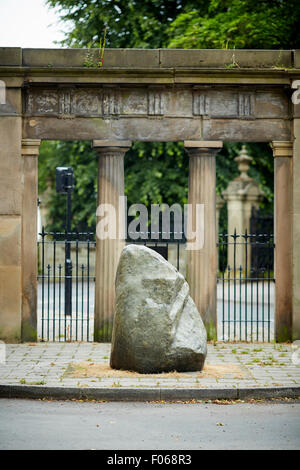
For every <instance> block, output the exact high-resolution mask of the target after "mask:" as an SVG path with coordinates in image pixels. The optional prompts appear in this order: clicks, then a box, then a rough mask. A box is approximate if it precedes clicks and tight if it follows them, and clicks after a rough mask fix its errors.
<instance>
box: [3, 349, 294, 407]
mask: <svg viewBox="0 0 300 470" xmlns="http://www.w3.org/2000/svg"><path fill="white" fill-rule="evenodd" d="M109 355H110V344H108V343H105V344H104V343H63V342H62V343H26V344H8V345H6V361H5V362H4V363H0V397H6V398H10V397H11V398H13V397H16V398H18V397H20V398H21V397H33V398H34V397H35V398H42V397H46V398H62V399H63V398H91V399H92V398H93V399H99V400H100V399H103V400H143V401H147V400H180V399H181V400H188V399H204V398H211V399H218V398H220V399H221V398H224V399H226V398H228V399H243V398H263V397H276V396H287V397H293V398H295V397H300V366H299V365H296V364H294V363H293V361H292V346H291V345H288V344H283V345H280V344H266V343H265V344H261V343H251V344H249V343H230V344H228V343H217V344H215V345H212V344H209V345H208V355H207V359H206V366H207V371H206V372H205V373H199V372H187V373H181V374H163V375H160V374H156V375H148V376H147V375H140V374H131V375H130V374H127V375H126V373H125V374H124V371H122V372H120V373H119V372H115V375H114V376H105V375H106V374H105V373H104V374H103V375H102V376H100V377H99V376H96V375H95V376H93V374H90V376H88V377H82V376H80V374H79V376H78V374H77V375H76V374H74V370H77V372H78V371H79V372H80V368H81V366H82V363H85V364H86V367H87V369H88V366H89V365H90V366H94V365H95V366H97V365H98V364H99V363H100V364H102V365H103V366H105V367H106V369H107V365H108V363H109ZM79 363H80V364H79ZM91 370H93V369H91ZM108 375H109V374H108Z"/></svg>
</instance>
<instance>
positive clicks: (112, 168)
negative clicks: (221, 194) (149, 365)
mask: <svg viewBox="0 0 300 470" xmlns="http://www.w3.org/2000/svg"><path fill="white" fill-rule="evenodd" d="M88 53H90V51H87V50H85V49H69V50H68V49H66V50H64V49H61V50H41V49H20V48H0V80H1V85H2V86H1V90H2V91H1V102H0V178H1V181H0V191H1V196H0V289H1V291H0V337H1V339H3V340H5V341H19V340H22V341H34V340H35V339H36V307H37V280H36V279H37V248H36V232H37V230H36V213H37V211H36V201H37V178H38V174H37V159H38V153H39V145H40V142H41V140H42V139H66V140H80V139H84V140H91V142H92V144H93V146H94V148H95V150H96V151H97V153H98V158H99V191H98V201H99V203H112V204H118V203H117V201H118V200H119V199H118V196H119V195H122V194H123V192H124V169H123V168H124V167H123V164H124V156H125V153H126V150H127V149H128V148H129V147H130V145H131V141H133V140H140V141H178V140H181V141H184V142H185V147H186V150H187V152H188V154H189V156H190V180H189V202H190V203H191V204H192V205H195V204H197V203H200V204H201V203H202V204H205V214H204V215H205V222H206V223H205V234H204V236H205V241H204V247H203V249H202V250H198V251H197V250H195V251H190V252H189V256H188V266H187V280H188V282H189V284H190V287H191V296H192V298H193V299H194V301H195V303H196V305H197V307H198V310H199V311H200V312H203V321H204V323H205V326H206V328H207V330H208V332H209V336H211V337H212V336H214V335H215V331H216V259H217V253H216V220H215V209H216V204H215V159H216V154H217V152H218V151H219V150H220V149H221V147H222V142H224V141H241V142H269V143H270V144H271V145H272V148H273V153H274V157H275V219H276V222H275V238H276V240H275V241H276V338H277V339H278V340H286V339H288V338H292V337H293V338H294V339H297V338H298V339H299V338H300V184H299V181H300V105H299V104H294V102H295V103H296V102H297V100H296V101H295V100H292V94H293V93H297V91H295V90H294V89H293V88H292V87H293V86H294V87H295V86H297V85H295V81H297V80H299V79H300V51H299V50H296V51H274V50H273V51H267V50H255V51H254V50H253V51H252V50H235V51H231V50H163V49H162V50H134V49H120V50H113V49H108V50H106V52H105V57H104V65H103V67H102V68H101V69H98V68H94V67H91V68H89V67H85V66H84V64H85V63H86V60H85V59H86V56H87V54H88ZM96 54H97V51H95V57H96ZM3 89H4V90H5V91H4V93H3ZM2 95H3V96H2ZM3 98H4V99H3ZM3 101H4V103H3ZM125 158H126V157H125ZM119 230H122V227H119ZM122 245H123V244H122V242H120V241H119V240H118V241H114V240H110V241H107V240H103V241H101V240H97V254H96V263H97V274H98V275H97V280H96V302H95V303H96V311H95V340H97V329H98V323H97V321H98V319H99V318H100V317H101V315H100V313H101V312H103V311H105V312H106V317H107V314H108V315H111V316H112V315H113V307H114V277H115V271H116V267H117V263H118V259H119V254H120V251H121V249H122ZM200 286H201V288H200Z"/></svg>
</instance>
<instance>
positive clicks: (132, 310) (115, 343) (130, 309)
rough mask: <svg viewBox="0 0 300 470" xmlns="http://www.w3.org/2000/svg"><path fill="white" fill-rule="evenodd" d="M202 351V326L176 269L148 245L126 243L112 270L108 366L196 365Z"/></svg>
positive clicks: (150, 369)
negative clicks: (113, 298) (113, 290)
mask: <svg viewBox="0 0 300 470" xmlns="http://www.w3.org/2000/svg"><path fill="white" fill-rule="evenodd" d="M199 288H201V286H199ZM206 353H207V346H206V330H205V327H204V325H203V322H202V319H201V316H200V313H199V312H198V310H197V307H196V305H195V303H194V301H193V300H192V298H191V297H190V295H189V285H188V283H187V282H186V280H185V279H184V277H183V276H182V274H180V273H179V272H178V271H177V269H176V268H175V267H174V266H172V265H171V264H170V263H168V262H167V261H166V260H165V259H164V258H163V257H162V256H161V255H159V254H158V253H156V252H155V251H153V250H151V249H150V248H147V247H145V246H138V245H128V246H126V247H125V248H124V249H123V251H122V254H121V257H120V261H119V265H118V269H117V275H116V307H115V316H114V326H113V335H112V349H111V357H110V365H111V367H112V368H114V369H125V370H134V371H137V372H140V373H158V372H167V371H174V370H176V371H194V370H202V368H203V365H204V361H205V357H206Z"/></svg>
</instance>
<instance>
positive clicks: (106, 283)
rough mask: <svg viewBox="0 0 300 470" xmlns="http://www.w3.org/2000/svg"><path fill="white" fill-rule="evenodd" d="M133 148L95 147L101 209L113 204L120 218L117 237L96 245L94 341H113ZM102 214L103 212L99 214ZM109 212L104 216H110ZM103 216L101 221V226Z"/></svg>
mask: <svg viewBox="0 0 300 470" xmlns="http://www.w3.org/2000/svg"><path fill="white" fill-rule="evenodd" d="M130 147H131V142H129V141H123V142H120V141H113V142H110V141H103V140H94V141H93V148H94V149H95V150H96V152H97V154H98V158H99V163H98V206H99V205H100V204H111V205H112V207H113V208H114V210H115V215H116V238H115V239H110V238H107V239H99V238H98V236H97V242H96V286H95V320H94V325H95V327H94V340H95V341H101V340H103V339H102V338H103V335H104V336H105V337H107V338H108V339H109V338H110V335H111V331H112V322H113V315H114V301H115V275H116V269H117V266H118V262H119V257H120V253H121V251H122V249H123V247H124V244H125V240H124V237H125V218H124V215H125V214H124V213H122V212H123V210H124V207H121V206H120V199H119V198H120V196H124V155H125V153H126V151H127V150H128V149H129V148H130ZM98 215H99V213H98ZM107 215H108V213H105V214H104V216H105V217H107ZM99 221H100V217H98V219H97V223H98V222H99Z"/></svg>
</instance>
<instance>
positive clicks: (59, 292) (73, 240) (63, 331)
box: [38, 228, 96, 341]
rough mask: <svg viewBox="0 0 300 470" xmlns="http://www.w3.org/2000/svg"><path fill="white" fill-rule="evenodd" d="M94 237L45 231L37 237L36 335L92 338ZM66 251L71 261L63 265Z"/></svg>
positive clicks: (48, 338) (50, 338)
mask: <svg viewBox="0 0 300 470" xmlns="http://www.w3.org/2000/svg"><path fill="white" fill-rule="evenodd" d="M95 246H96V242H95V237H94V234H93V233H88V232H85V233H80V232H61V233H58V232H45V231H44V228H43V229H42V232H41V233H40V234H39V241H38V338H39V340H40V341H93V332H94V292H95V288H94V283H95V263H94V260H95ZM66 253H68V254H69V253H70V259H71V264H69V265H68V266H66V263H65V259H66Z"/></svg>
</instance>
